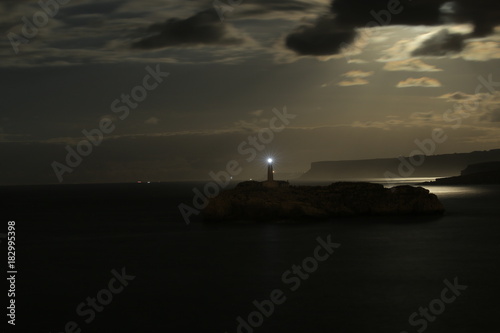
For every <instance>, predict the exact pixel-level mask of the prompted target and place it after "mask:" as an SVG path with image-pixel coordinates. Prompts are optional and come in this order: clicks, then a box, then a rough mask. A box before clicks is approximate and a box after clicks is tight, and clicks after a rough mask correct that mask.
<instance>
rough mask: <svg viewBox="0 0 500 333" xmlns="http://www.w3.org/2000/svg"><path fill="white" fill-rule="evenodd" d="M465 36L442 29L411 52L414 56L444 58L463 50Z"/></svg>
mask: <svg viewBox="0 0 500 333" xmlns="http://www.w3.org/2000/svg"><path fill="white" fill-rule="evenodd" d="M464 39H465V35H462V34H452V33H450V32H449V31H448V29H443V30H441V31H439V32H438V33H437V34H435V35H433V36H432V37H431V38H429V39H427V40H426V41H424V42H423V43H422V44H421V45H420V47H418V48H417V49H416V50H415V51H413V52H412V55H414V56H425V55H428V56H444V55H447V54H450V53H458V52H460V51H462V50H463V48H464V45H465V44H464Z"/></svg>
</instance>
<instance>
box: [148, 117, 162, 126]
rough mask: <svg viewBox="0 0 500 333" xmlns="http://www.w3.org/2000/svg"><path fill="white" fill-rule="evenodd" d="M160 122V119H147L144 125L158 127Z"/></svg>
mask: <svg viewBox="0 0 500 333" xmlns="http://www.w3.org/2000/svg"><path fill="white" fill-rule="evenodd" d="M159 122H160V119H158V118H156V117H151V118H148V119H146V121H144V124H148V125H156V124H158V123H159Z"/></svg>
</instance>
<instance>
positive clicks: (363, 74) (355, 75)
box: [342, 70, 375, 78]
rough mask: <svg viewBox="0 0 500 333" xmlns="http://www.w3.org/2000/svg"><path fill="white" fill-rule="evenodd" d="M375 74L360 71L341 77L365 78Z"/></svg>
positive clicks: (350, 72)
mask: <svg viewBox="0 0 500 333" xmlns="http://www.w3.org/2000/svg"><path fill="white" fill-rule="evenodd" d="M374 73H375V72H364V71H361V70H353V71H349V72H347V73H344V74H342V76H345V77H349V78H365V77H369V76H372V75H373V74H374Z"/></svg>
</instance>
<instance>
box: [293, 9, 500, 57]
mask: <svg viewBox="0 0 500 333" xmlns="http://www.w3.org/2000/svg"><path fill="white" fill-rule="evenodd" d="M444 23H472V24H474V32H473V33H472V34H471V35H467V36H461V35H457V34H450V33H448V32H447V31H445V32H441V33H440V34H438V35H437V36H434V37H433V38H431V39H430V40H428V41H426V42H425V43H424V44H423V45H422V47H421V48H419V49H418V50H417V51H416V53H417V54H422V55H423V54H426V55H444V54H447V53H450V52H459V51H460V50H462V48H463V41H464V39H466V38H469V37H477V36H486V35H488V34H491V33H492V32H493V31H494V27H495V26H496V25H498V24H500V2H499V1H498V0H474V1H473V0H457V1H447V0H372V1H365V0H332V4H331V6H330V13H329V16H323V17H321V18H319V19H318V20H317V21H316V22H315V23H313V24H311V25H309V26H300V27H299V28H297V30H296V31H294V32H292V33H291V34H290V35H289V36H288V37H287V39H286V45H287V47H288V48H289V49H291V50H293V51H295V52H296V53H298V54H304V55H327V54H336V53H339V51H340V50H341V47H339V44H342V43H349V42H352V41H353V40H354V39H355V29H356V28H358V27H367V26H368V27H369V26H386V25H430V26H432V25H440V24H444ZM307 40H309V41H310V42H308V41H307Z"/></svg>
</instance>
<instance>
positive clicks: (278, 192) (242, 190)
mask: <svg viewBox="0 0 500 333" xmlns="http://www.w3.org/2000/svg"><path fill="white" fill-rule="evenodd" d="M443 211H444V208H443V206H442V204H441V202H440V201H439V199H438V198H437V197H436V196H435V195H434V194H431V193H429V191H428V190H426V189H424V188H422V187H412V186H406V185H405V186H397V187H393V188H390V189H388V188H385V187H384V186H383V185H380V184H372V183H353V182H340V183H333V184H331V185H329V186H289V187H276V188H268V187H264V186H261V185H260V184H252V183H250V182H245V183H241V184H239V185H238V186H237V187H236V188H234V189H231V190H226V191H223V192H222V193H220V194H219V195H218V196H217V197H215V198H212V199H210V201H209V203H208V206H207V207H206V208H205V210H204V211H203V216H204V218H205V220H206V221H231V220H254V221H268V220H276V219H303V218H307V219H310V218H323V219H324V218H330V217H339V216H360V215H362V216H363V215H364V216H366V215H417V214H441V213H443Z"/></svg>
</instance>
